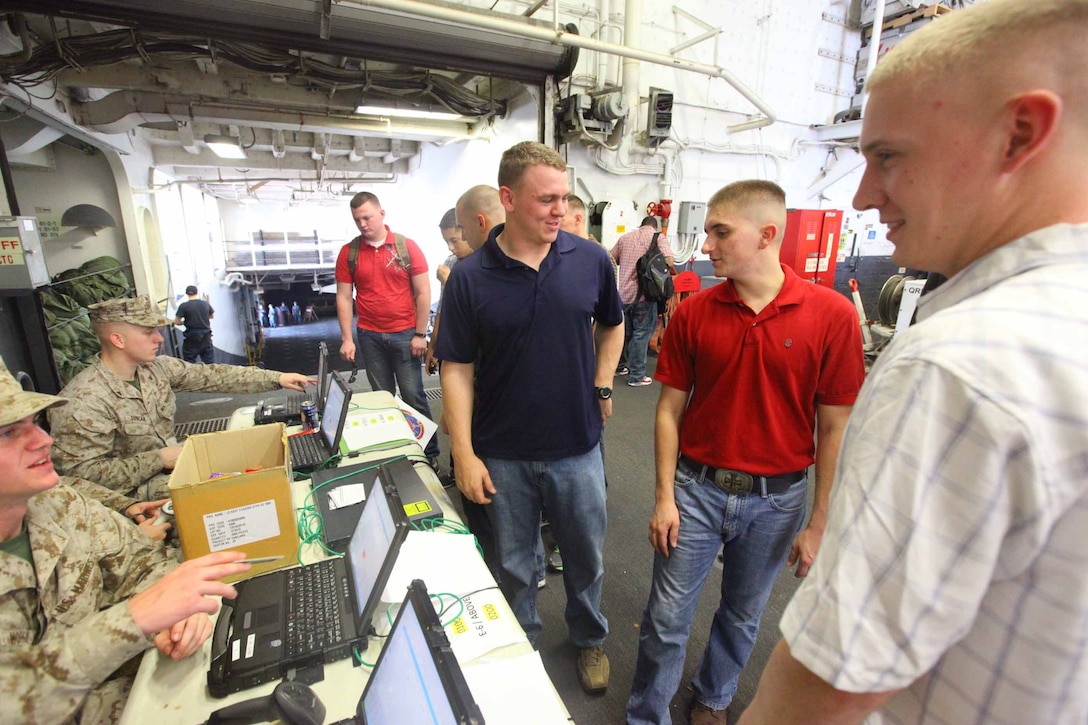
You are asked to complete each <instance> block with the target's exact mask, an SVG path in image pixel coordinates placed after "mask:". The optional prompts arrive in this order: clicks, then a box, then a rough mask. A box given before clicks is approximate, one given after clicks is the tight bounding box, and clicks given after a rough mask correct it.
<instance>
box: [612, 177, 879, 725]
mask: <svg viewBox="0 0 1088 725" xmlns="http://www.w3.org/2000/svg"><path fill="white" fill-rule="evenodd" d="M785 228H786V195H785V193H784V192H783V191H782V189H780V188H779V187H778V186H776V185H775V184H773V183H771V182H768V181H740V182H737V183H735V184H730V185H729V186H726V187H725V188H724V189H722V190H720V191H719V192H718V193H716V194H715V195H714V196H713V197H711V199H710V202H709V203H708V204H707V217H706V233H707V239H706V243H705V244H704V245H703V249H702V251H703V253H705V254H707V255H708V256H709V257H710V261H711V262H712V263H713V265H714V274H715V275H716V276H718V277H726V278H727V279H726V281H725V282H723V283H722V284H720V285H717V286H716V287H712V288H710V289H707V290H704V291H702V292H699V293H697V294H696V295H694V296H693V297H691V298H689V299H687V300H685V301H684V302H683V303H681V304H680V305H678V306H677V309H676V313H675V314H674V316H673V318H672V320H671V321H670V323H669V334H668V335H666V336H665V343H664V346H663V347H662V349H661V353H660V355H659V358H658V364H657V371H656V375H655V377H656V379H657V381H658V382H660V383H661V385H662V387H661V396H660V398H659V399H658V403H657V423H656V427H655V431H654V435H655V439H656V440H655V451H656V469H657V491H656V499H657V500H656V504H655V506H654V512H653V515H652V516H651V517H650V543H651V544H652V545H653V547H654V550H655V552H656V554H655V557H654V576H653V583H652V584H651V588H650V597H649V602H648V603H647V605H646V609H645V611H644V613H643V616H642V626H641V630H640V634H639V652H638V661H637V663H636V665H635V678H634V684H633V685H632V687H631V698H630V700H629V701H628V703H627V722H628V723H660V722H668V718H669V704H670V702H671V701H672V698H673V695H674V694H675V692H676V690H677V687H678V685H679V682H680V677H681V675H682V673H683V669H684V654H685V647H686V642H687V636H688V632H689V631H690V628H691V621H692V617H693V616H694V614H695V605H696V603H697V602H698V599H699V594H700V592H701V591H702V588H703V584H704V582H705V581H706V578H707V576H708V574H709V573H710V570H711V567H712V566H713V564H714V560H715V558H716V557H717V555H718V552H719V551H721V552H722V557H723V558H722V561H723V570H722V583H721V603H720V605H719V607H718V611H717V613H716V614H715V615H714V621H713V624H712V626H711V630H710V640H709V642H708V643H707V646H706V651H705V652H704V654H703V657H702V660H701V661H700V663H699V668H698V670H697V672H696V675H695V678H694V679H693V680H692V686H693V689H694V697H693V699H692V702H691V722H692V723H724V722H725V710H726V708H727V707H728V705H729V703H730V701H731V700H732V698H733V694H734V692H735V691H736V687H737V680H738V678H739V676H740V672H741V670H742V669H744V665H745V663H747V661H748V655H749V654H750V653H751V651H752V646H753V645H754V644H755V639H756V634H757V632H758V631H759V619H760V616H761V615H762V613H763V607H764V606H765V605H766V603H767V598H768V597H769V596H770V593H771V588H772V586H773V585H774V581H775V579H776V578H777V576H778V572H779V571H781V569H782V566H783V564H785V563H786V561H787V558H788V560H789V564H791V565H792V564H793V563H795V562H796V563H797V571H796V575H797V576H805V574H806V573H807V572H808V569H809V566H810V565H811V564H812V560H813V558H814V557H815V556H816V551H817V549H818V548H819V545H820V537H821V533H822V532H823V527H824V524H825V522H826V519H827V509H828V498H829V496H830V493H831V481H832V479H833V477H834V473H835V461H836V459H837V457H838V453H839V442H840V440H841V437H842V433H843V430H844V428H845V427H846V419H847V417H848V416H849V414H850V408H851V406H852V405H853V403H854V399H855V397H856V396H857V393H858V390H859V389H860V388H861V384H862V381H863V379H864V376H865V367H864V359H863V356H862V346H861V331H860V328H859V326H858V318H857V313H856V312H855V311H854V308H853V306H852V305H851V304H850V302H849V301H848V300H847V299H846V297H844V296H842V295H840V294H838V293H836V292H834V291H832V290H828V289H826V288H824V287H820V286H819V285H813V284H808V283H806V282H803V281H802V280H801V279H800V278H799V277H798V276H797V275H796V274H795V273H794V272H793V270H792V269H789V268H788V267H785V266H784V265H782V264H781V262H780V261H779V248H780V245H781V242H782V236H783V233H784V232H785ZM814 432H815V433H816V442H815V443H814V442H813V433H814ZM814 462H815V464H816V467H815V474H816V495H815V506H814V508H813V512H812V518H811V520H810V521H809V524H808V526H807V527H806V528H805V529H804V530H803V531H801V525H802V523H803V522H804V518H805V504H806V499H807V488H808V485H807V481H808V476H807V470H808V467H809V466H810V465H812V464H813V463H814ZM799 532H800V533H799ZM723 545H724V549H723Z"/></svg>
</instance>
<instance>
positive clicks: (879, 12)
mask: <svg viewBox="0 0 1088 725" xmlns="http://www.w3.org/2000/svg"><path fill="white" fill-rule="evenodd" d="M883 29H884V0H876V4H875V5H874V6H873V32H872V34H871V35H870V36H869V62H868V63H866V64H865V91H864V93H863V95H862V98H861V115H862V117H864V116H865V104H866V103H867V102H868V101H869V78H870V77H871V76H872V75H873V69H874V68H876V62H877V60H878V58H877V56H878V55H880V36H881V35H883V33H882V32H881V31H883Z"/></svg>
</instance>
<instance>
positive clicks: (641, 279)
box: [635, 232, 675, 302]
mask: <svg viewBox="0 0 1088 725" xmlns="http://www.w3.org/2000/svg"><path fill="white" fill-rule="evenodd" d="M659 236H661V232H654V238H653V239H652V240H651V241H650V246H649V248H648V249H647V250H646V253H645V254H643V255H642V256H641V257H639V258H638V262H636V263H635V279H636V280H638V291H639V294H640V295H641V296H642V297H643V299H646V300H650V301H651V302H665V301H666V300H668V299H670V298H671V297H672V295H673V292H674V291H675V288H674V287H673V283H672V275H671V274H669V264H668V262H666V261H665V255H664V254H662V253H661V248H660V247H658V246H657V238H658V237H659Z"/></svg>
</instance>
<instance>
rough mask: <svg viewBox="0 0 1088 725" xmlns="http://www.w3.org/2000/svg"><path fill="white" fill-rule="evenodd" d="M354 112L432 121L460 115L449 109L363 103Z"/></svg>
mask: <svg viewBox="0 0 1088 725" xmlns="http://www.w3.org/2000/svg"><path fill="white" fill-rule="evenodd" d="M355 112H356V113H361V114H363V115H366V116H400V117H401V118H427V119H430V120H432V121H459V120H460V119H461V118H462V116H461V114H459V113H451V112H450V111H428V110H426V109H422V108H400V107H398V106H372V105H368V104H363V105H360V106H358V107H356V109H355Z"/></svg>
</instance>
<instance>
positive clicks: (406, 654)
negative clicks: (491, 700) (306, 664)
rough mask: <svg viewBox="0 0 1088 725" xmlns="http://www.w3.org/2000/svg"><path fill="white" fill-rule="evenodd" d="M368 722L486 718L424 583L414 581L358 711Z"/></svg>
mask: <svg viewBox="0 0 1088 725" xmlns="http://www.w3.org/2000/svg"><path fill="white" fill-rule="evenodd" d="M356 715H357V721H361V722H362V723H363V724H364V725H403V724H404V723H413V725H424V724H427V723H432V724H434V725H459V724H461V723H473V724H476V723H483V717H482V716H481V715H480V712H479V708H478V707H477V706H476V703H475V701H474V700H473V699H472V695H471V693H469V691H468V686H467V685H466V684H465V680H464V675H462V674H461V667H460V665H458V664H457V660H456V659H455V658H454V656H453V652H452V650H450V648H449V643H448V641H447V640H446V636H445V633H444V632H443V631H442V625H441V624H440V623H439V621H438V616H437V615H436V614H435V612H434V608H433V607H432V605H431V603H430V599H429V597H428V596H427V589H426V587H425V586H423V584H422V582H420V581H418V580H417V581H414V582H412V586H411V588H410V589H409V592H408V596H407V598H406V599H405V600H404V605H403V606H402V607H401V609H400V613H399V614H398V615H397V620H396V622H395V623H394V624H393V630H392V631H391V632H390V633H389V639H388V641H387V642H386V643H385V649H383V650H382V653H381V656H380V657H379V658H378V661H377V663H375V665H374V671H373V672H371V673H370V679H369V680H368V681H367V684H366V689H365V690H364V691H363V696H362V699H360V701H359V706H358V709H357V712H356Z"/></svg>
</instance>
